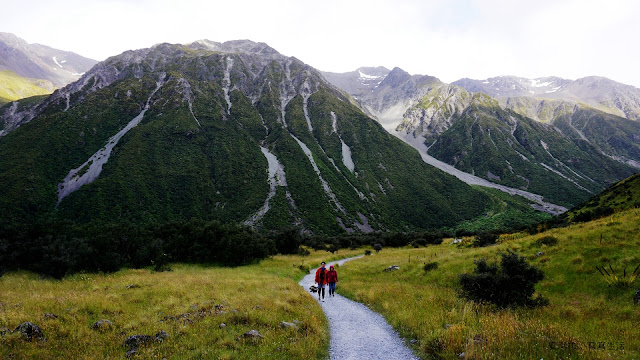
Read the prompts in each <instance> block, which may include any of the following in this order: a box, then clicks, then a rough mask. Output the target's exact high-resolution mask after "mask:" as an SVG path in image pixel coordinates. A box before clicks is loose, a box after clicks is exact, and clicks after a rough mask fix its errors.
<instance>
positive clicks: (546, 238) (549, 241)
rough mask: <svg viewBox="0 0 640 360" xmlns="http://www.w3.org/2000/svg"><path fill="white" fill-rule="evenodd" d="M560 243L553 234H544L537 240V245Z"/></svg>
mask: <svg viewBox="0 0 640 360" xmlns="http://www.w3.org/2000/svg"><path fill="white" fill-rule="evenodd" d="M557 244H558V239H556V238H555V237H553V236H543V237H541V238H540V239H538V240H536V245H538V246H541V245H546V246H554V245H557Z"/></svg>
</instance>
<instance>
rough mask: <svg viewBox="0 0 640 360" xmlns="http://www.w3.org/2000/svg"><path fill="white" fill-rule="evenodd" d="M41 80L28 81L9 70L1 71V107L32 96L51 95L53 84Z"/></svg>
mask: <svg viewBox="0 0 640 360" xmlns="http://www.w3.org/2000/svg"><path fill="white" fill-rule="evenodd" d="M47 82H48V81H46V80H39V79H27V78H23V77H22V76H20V75H18V74H16V73H14V72H13V71H9V70H2V71H0V105H2V104H5V103H8V102H10V101H14V100H18V99H23V98H26V97H30V96H36V95H45V94H51V90H50V89H47V87H50V88H52V87H53V85H52V84H51V83H49V84H46V83H47Z"/></svg>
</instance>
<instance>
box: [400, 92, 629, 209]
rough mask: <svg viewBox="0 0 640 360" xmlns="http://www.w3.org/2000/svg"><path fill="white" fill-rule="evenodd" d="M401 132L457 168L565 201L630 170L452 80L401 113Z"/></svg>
mask: <svg viewBox="0 0 640 360" xmlns="http://www.w3.org/2000/svg"><path fill="white" fill-rule="evenodd" d="M398 130H399V131H400V132H401V133H404V134H411V135H413V136H418V137H420V136H422V137H424V139H425V142H426V145H427V146H428V148H429V154H430V155H432V156H434V157H435V158H437V159H439V160H442V161H444V162H447V163H449V164H451V165H454V166H455V167H456V168H458V169H460V170H463V171H465V172H468V173H472V174H474V175H477V176H480V177H483V178H485V179H487V180H490V181H493V182H495V183H498V184H503V185H507V186H510V187H514V188H521V189H524V190H527V191H531V192H533V193H536V194H540V195H543V196H544V197H545V198H546V199H547V200H548V201H552V202H555V203H559V204H561V205H565V206H572V205H575V204H577V203H579V202H581V201H584V200H585V199H587V198H588V197H589V196H592V195H593V194H596V193H598V192H599V191H601V190H602V189H604V188H605V187H606V186H608V185H609V184H611V183H614V182H616V181H618V179H621V178H625V177H627V176H629V175H631V174H632V173H633V169H632V168H631V167H628V166H626V165H624V164H622V163H620V162H618V161H615V160H613V159H611V158H609V157H607V156H605V155H603V154H601V152H600V151H599V149H598V148H597V147H595V146H594V145H593V144H592V143H591V142H588V141H584V140H582V139H575V138H572V137H567V136H565V135H564V134H563V133H561V132H559V131H558V130H557V129H556V128H554V127H553V126H549V125H545V124H542V123H539V122H536V121H534V120H531V119H529V118H526V117H524V116H521V115H519V114H517V113H515V112H513V111H511V110H509V109H503V108H502V107H501V106H500V105H499V103H498V102H497V101H496V100H494V99H493V98H491V97H489V96H488V95H485V94H483V93H469V92H467V91H466V90H464V89H462V88H459V87H457V86H451V85H443V86H441V87H438V88H435V89H433V90H431V91H430V92H429V93H428V94H427V95H426V96H425V97H424V98H422V99H421V101H420V102H419V103H418V104H417V105H415V106H414V107H412V108H410V109H409V110H408V111H407V112H406V113H405V120H404V121H403V123H402V124H401V125H400V126H399V128H398Z"/></svg>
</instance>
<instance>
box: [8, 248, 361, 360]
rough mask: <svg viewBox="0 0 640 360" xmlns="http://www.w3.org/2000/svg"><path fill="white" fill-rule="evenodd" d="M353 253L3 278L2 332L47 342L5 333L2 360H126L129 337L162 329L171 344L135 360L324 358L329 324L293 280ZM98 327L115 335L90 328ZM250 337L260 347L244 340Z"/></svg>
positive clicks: (158, 346) (154, 346)
mask: <svg viewBox="0 0 640 360" xmlns="http://www.w3.org/2000/svg"><path fill="white" fill-rule="evenodd" d="M355 253H358V254H361V253H362V250H360V251H352V250H341V251H340V252H339V253H338V254H336V255H332V254H330V253H328V252H313V253H312V254H311V255H310V256H305V257H302V256H274V257H272V258H270V259H267V260H264V261H262V262H260V263H259V264H256V265H250V266H243V267H236V268H221V267H206V266H195V265H173V266H172V268H173V271H170V272H161V273H154V272H152V271H150V270H148V269H137V270H131V269H130V270H122V271H119V272H116V273H113V274H76V275H73V276H69V277H66V278H64V279H62V280H47V279H41V278H40V277H39V276H38V275H34V274H32V273H25V272H18V273H10V274H6V275H4V276H3V277H2V278H0V328H6V329H8V330H13V329H15V328H16V326H18V325H19V324H20V323H22V322H24V321H30V322H32V323H34V324H36V325H38V326H40V327H41V328H42V331H43V333H44V335H45V337H46V340H45V341H32V342H25V341H24V340H22V339H21V338H20V336H19V334H18V333H9V332H8V333H6V334H4V335H3V336H0V359H68V358H71V359H97V358H100V359H116V358H124V356H125V353H126V352H127V350H128V348H126V347H124V346H123V341H124V340H125V339H126V338H127V337H129V336H131V335H136V334H147V335H154V334H156V333H157V332H159V331H160V330H165V331H166V332H167V333H168V334H169V338H168V339H167V340H165V341H164V342H162V343H156V342H153V343H151V344H149V345H146V346H142V347H140V349H139V351H138V353H137V354H136V358H139V359H163V358H168V359H173V358H180V359H183V358H185V359H190V358H193V359H205V358H206V359H302V358H305V359H322V358H326V356H327V353H328V341H329V334H328V325H327V321H326V318H325V317H324V315H323V314H322V310H321V309H320V307H319V306H317V305H316V303H315V301H314V300H313V298H312V297H311V296H308V295H306V294H305V291H304V289H302V288H301V287H300V286H299V285H298V284H297V281H299V280H300V279H301V278H302V277H303V276H304V275H305V274H306V273H307V271H308V269H309V268H311V267H313V266H317V264H318V263H319V262H320V261H322V260H325V261H328V260H332V259H337V258H342V257H347V256H350V255H353V254H355ZM302 269H304V270H305V271H303V270H302ZM131 284H135V285H134V286H132V287H130V288H127V287H128V286H129V285H131ZM218 305H221V307H220V306H218ZM45 313H52V314H55V315H57V318H53V319H51V318H46V317H45V315H44V314H45ZM101 319H107V320H110V321H112V322H113V324H114V325H113V327H112V328H111V329H107V330H105V331H96V330H93V329H92V328H91V326H92V324H94V323H95V322H96V321H98V320H101ZM282 321H286V322H293V321H299V322H300V323H299V328H298V329H297V330H295V329H291V328H286V329H285V328H282V327H281V326H280V322H282ZM222 323H224V324H226V327H224V328H221V327H220V324H222ZM6 329H5V330H6ZM249 330H257V331H258V332H260V334H262V335H263V336H264V339H262V340H250V339H241V338H240V336H241V335H242V334H243V333H245V332H247V331H249Z"/></svg>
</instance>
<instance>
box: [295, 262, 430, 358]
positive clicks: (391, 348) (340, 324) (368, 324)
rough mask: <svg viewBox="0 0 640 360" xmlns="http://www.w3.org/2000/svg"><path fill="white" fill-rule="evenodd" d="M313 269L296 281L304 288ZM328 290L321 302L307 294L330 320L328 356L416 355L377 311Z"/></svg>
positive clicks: (409, 356)
mask: <svg viewBox="0 0 640 360" xmlns="http://www.w3.org/2000/svg"><path fill="white" fill-rule="evenodd" d="M360 257H362V256H357V257H353V258H348V259H343V260H340V261H336V262H333V263H329V264H327V268H329V266H330V265H335V264H338V265H342V264H344V263H345V262H347V261H349V260H354V259H358V258H360ZM338 270H339V269H338ZM315 273H316V269H313V270H311V273H309V275H307V276H305V277H304V278H303V279H302V280H301V281H300V283H299V284H300V286H302V287H303V288H304V289H305V290H306V291H307V292H309V287H310V286H311V285H313V284H314V280H315V279H314V278H315ZM338 278H340V273H338ZM338 284H340V282H338ZM328 292H329V289H328V287H327V288H326V289H325V301H324V302H322V301H320V300H318V296H317V294H312V293H310V292H309V294H310V295H311V296H313V297H314V298H315V299H316V301H318V303H319V304H320V306H321V307H322V310H323V311H324V313H325V315H326V316H327V319H328V320H329V331H330V334H331V340H330V344H329V356H330V358H331V359H335V360H356V359H363V360H364V359H367V360H374V359H380V360H382V359H384V360H395V359H397V360H400V359H403V360H404V359H417V358H418V357H416V356H415V355H414V354H413V352H412V351H411V350H410V349H409V348H408V347H407V346H406V345H405V344H404V343H403V342H402V340H401V339H400V337H399V336H398V333H396V332H395V331H394V330H393V328H392V327H391V325H389V324H388V323H387V321H386V320H385V319H384V318H383V317H382V316H381V315H380V314H378V313H375V312H373V311H371V309H369V308H368V307H366V306H365V305H363V304H360V303H357V302H355V301H352V300H349V299H347V298H345V297H344V296H340V295H338V294H336V295H335V296H334V297H330V296H329V293H328Z"/></svg>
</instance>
